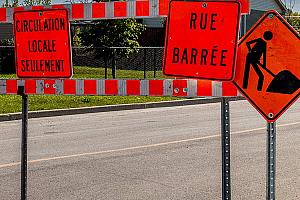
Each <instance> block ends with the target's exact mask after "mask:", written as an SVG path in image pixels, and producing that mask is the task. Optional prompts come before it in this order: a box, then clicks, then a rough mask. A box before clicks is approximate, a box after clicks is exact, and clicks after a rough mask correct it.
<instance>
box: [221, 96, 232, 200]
mask: <svg viewBox="0 0 300 200" xmlns="http://www.w3.org/2000/svg"><path fill="white" fill-rule="evenodd" d="M229 117H230V116H229V100H228V99H227V98H222V100H221V140H222V200H230V199H231V187H230V119H229Z"/></svg>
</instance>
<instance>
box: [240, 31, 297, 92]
mask: <svg viewBox="0 0 300 200" xmlns="http://www.w3.org/2000/svg"><path fill="white" fill-rule="evenodd" d="M263 38H264V39H262V38H257V39H254V40H251V41H249V42H247V43H246V45H247V48H248V50H249V52H248V54H247V58H246V65H245V71H244V79H243V88H244V89H247V88H248V82H249V72H250V66H252V67H253V69H254V71H255V73H256V74H257V76H258V83H257V90H258V91H261V90H262V87H263V83H264V74H263V73H262V71H261V69H260V67H261V68H262V69H264V70H265V71H266V72H267V73H269V74H270V75H271V76H273V77H274V79H273V80H272V82H271V83H270V85H269V86H268V88H267V92H271V93H281V94H293V93H294V92H295V91H297V90H298V89H299V88H300V80H299V79H298V78H297V77H296V76H295V75H293V74H292V73H291V72H290V71H288V70H283V71H281V72H279V73H278V74H277V75H275V74H274V73H273V72H271V71H270V70H269V69H268V68H267V59H266V58H267V55H266V54H267V41H269V40H271V39H272V38H273V33H272V32H271V31H266V32H265V33H264V35H263ZM252 44H254V45H253V47H251V45H252ZM261 58H262V59H263V63H261V62H260V60H261Z"/></svg>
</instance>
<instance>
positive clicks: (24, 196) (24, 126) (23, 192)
mask: <svg viewBox="0 0 300 200" xmlns="http://www.w3.org/2000/svg"><path fill="white" fill-rule="evenodd" d="M18 94H19V95H21V96H22V143H21V200H26V199H27V137H28V134H27V125H28V95H26V94H25V93H24V86H19V87H18Z"/></svg>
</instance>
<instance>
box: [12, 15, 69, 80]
mask: <svg viewBox="0 0 300 200" xmlns="http://www.w3.org/2000/svg"><path fill="white" fill-rule="evenodd" d="M14 37H15V61H16V69H17V76H18V77H19V78H70V77H71V76H72V61H71V48H70V28H69V19H68V10H67V9H45V10H31V11H16V12H15V13H14Z"/></svg>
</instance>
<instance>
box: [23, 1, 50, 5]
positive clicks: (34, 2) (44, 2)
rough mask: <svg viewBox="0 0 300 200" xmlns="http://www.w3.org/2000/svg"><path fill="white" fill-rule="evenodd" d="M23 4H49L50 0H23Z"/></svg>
mask: <svg viewBox="0 0 300 200" xmlns="http://www.w3.org/2000/svg"><path fill="white" fill-rule="evenodd" d="M23 4H24V5H25V6H36V5H50V4H51V0H24V3H23Z"/></svg>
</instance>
